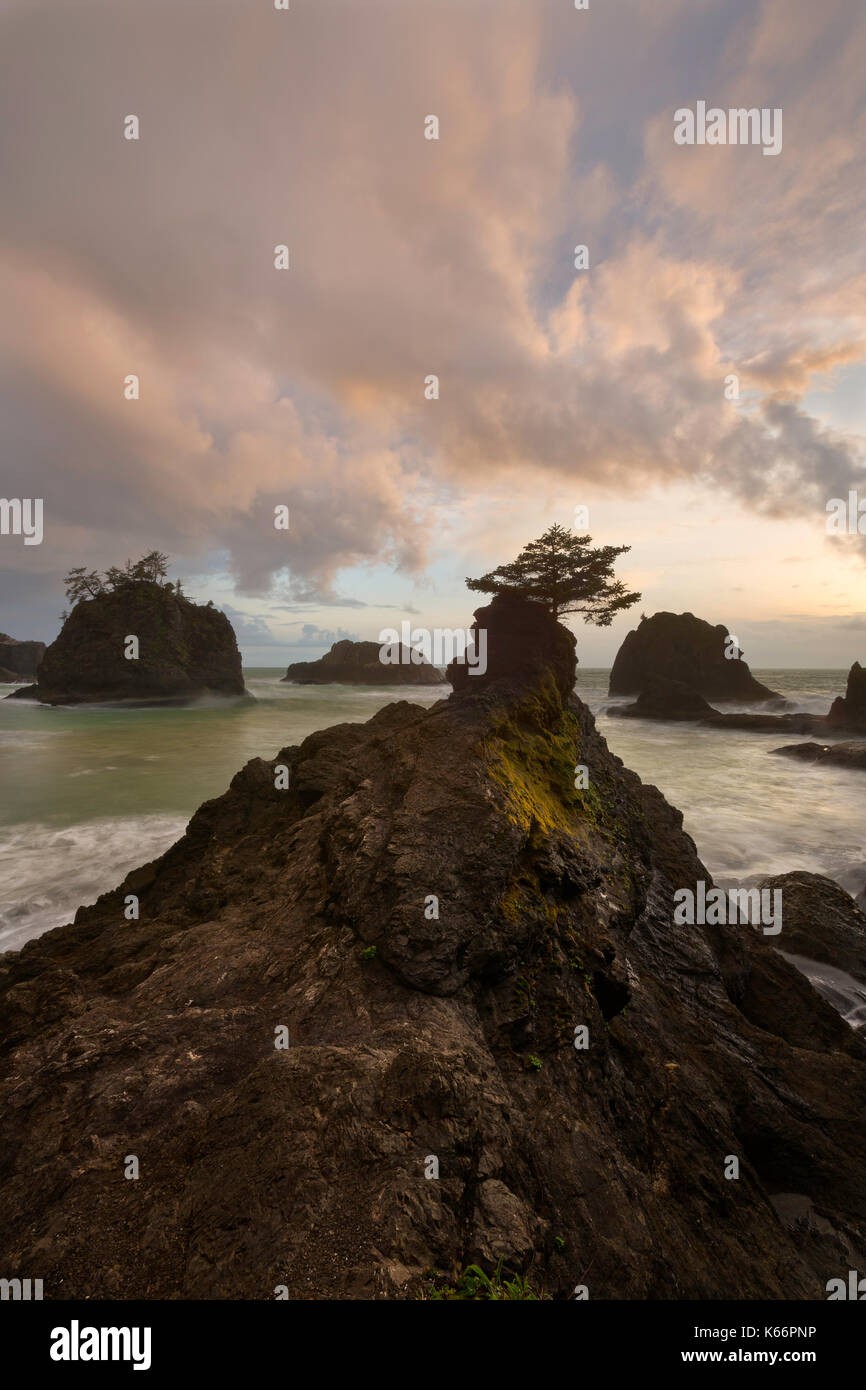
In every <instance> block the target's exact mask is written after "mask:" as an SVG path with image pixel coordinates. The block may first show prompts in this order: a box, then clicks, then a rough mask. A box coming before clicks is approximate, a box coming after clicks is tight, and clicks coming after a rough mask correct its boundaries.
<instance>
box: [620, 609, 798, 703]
mask: <svg viewBox="0 0 866 1390" xmlns="http://www.w3.org/2000/svg"><path fill="white" fill-rule="evenodd" d="M726 648H728V649H730V634H729V633H728V630H727V628H726V627H724V626H723V625H722V624H721V623H719V624H717V625H716V626H715V627H713V626H712V625H711V624H710V623H707V622H705V621H704V620H703V618H696V617H695V615H694V614H693V613H654V614H653V615H652V617H651V618H641V621H640V624H639V626H638V627H637V628H634V629H633V630H632V631H631V632H630V633H629V634H628V636H627V637H626V638H625V640H624V642H623V644H622V646H621V647H620V649H619V651H618V652H617V654H616V659H615V660H614V663H613V667H612V668H611V673H610V685H609V687H608V693H609V694H611V695H639V694H641V692H642V691H644V689H645V688H646V686H647V684H648V682H649V681H651V680H655V679H659V678H661V679H663V680H667V681H676V682H677V684H678V685H680V686H686V687H687V688H688V689H690V690H693V691H695V692H696V693H697V694H698V695H703V696H704V697H705V698H706V699H708V700H741V701H742V702H743V703H749V704H751V703H754V702H756V701H761V700H779V701H781V698H782V697H781V696H780V695H778V694H777V692H776V691H775V690H770V689H769V688H768V687H767V686H766V685H762V684H761V682H760V681H758V680H755V677H754V676H753V675H752V673H751V671H750V670H749V668H748V666H747V664H746V662H745V661H744V660H743V658H742V656H740V657H738V658H737V657H734V658H731V657H726V656H725V650H726Z"/></svg>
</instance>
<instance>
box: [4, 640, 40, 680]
mask: <svg viewBox="0 0 866 1390" xmlns="http://www.w3.org/2000/svg"><path fill="white" fill-rule="evenodd" d="M44 655H45V643H44V642H18V641H16V639H15V638H14V637H9V636H7V634H6V633H5V632H0V681H4V682H6V681H9V682H11V681H32V680H33V677H34V676H35V675H36V668H37V667H38V665H39V663H40V661H41V660H42V658H43V656H44Z"/></svg>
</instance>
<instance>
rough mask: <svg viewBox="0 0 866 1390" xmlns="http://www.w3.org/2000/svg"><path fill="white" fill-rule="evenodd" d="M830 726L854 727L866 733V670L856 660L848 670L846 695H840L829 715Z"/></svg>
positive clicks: (831, 707)
mask: <svg viewBox="0 0 866 1390" xmlns="http://www.w3.org/2000/svg"><path fill="white" fill-rule="evenodd" d="M827 724H828V726H829V727H830V728H837V729H852V730H857V731H858V732H862V733H866V671H864V670H863V667H862V666H861V665H860V662H859V661H855V662H854V665H853V666H852V667H851V670H850V671H849V672H848V684H847V687H846V690H845V694H844V695H838V696H837V697H836V699H835V700H834V701H833V703H832V705H831V706H830V713H829V714H828V715H827Z"/></svg>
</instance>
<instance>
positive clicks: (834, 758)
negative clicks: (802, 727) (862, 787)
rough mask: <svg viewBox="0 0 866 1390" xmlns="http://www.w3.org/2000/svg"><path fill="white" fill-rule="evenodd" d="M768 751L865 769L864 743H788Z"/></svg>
mask: <svg viewBox="0 0 866 1390" xmlns="http://www.w3.org/2000/svg"><path fill="white" fill-rule="evenodd" d="M770 751H771V752H772V753H777V754H779V755H781V756H782V757H784V758H799V759H800V761H801V762H804V763H826V764H827V765H828V767H847V768H850V769H851V770H852V771H854V772H864V771H866V743H789V744H788V745H787V746H786V747H785V748H772V749H771V750H770Z"/></svg>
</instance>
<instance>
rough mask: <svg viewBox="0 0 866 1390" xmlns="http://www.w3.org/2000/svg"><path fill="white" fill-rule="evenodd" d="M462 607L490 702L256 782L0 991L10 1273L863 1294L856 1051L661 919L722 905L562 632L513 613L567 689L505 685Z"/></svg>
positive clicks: (361, 740)
mask: <svg viewBox="0 0 866 1390" xmlns="http://www.w3.org/2000/svg"><path fill="white" fill-rule="evenodd" d="M477 616H478V621H479V622H480V623H482V624H483V625H484V626H485V627H486V628H487V631H488V643H489V652H490V654H491V660H490V669H489V671H488V675H487V676H485V677H475V678H471V679H470V678H467V680H466V682H465V685H464V688H463V689H461V690H460V691H458V692H455V693H454V694H453V695H452V696H451V697H450V698H449V699H447V700H442V701H440V702H438V703H437V704H436V705H435V706H434V707H433V708H432V709H431V710H429V711H425V710H422V709H420V708H418V707H417V706H416V705H412V704H409V703H407V702H398V703H396V704H392V705H389V706H388V707H387V708H385V709H383V710H381V711H380V712H379V713H378V714H377V715H376V716H374V718H373V719H371V720H370V721H369V722H368V723H366V724H363V725H359V724H343V725H338V726H336V727H334V728H331V729H327V730H324V731H322V732H320V733H317V734H314V735H313V736H312V737H310V738H308V739H306V740H305V741H304V742H303V744H301V745H300V746H299V747H296V746H292V747H288V748H285V749H282V750H281V751H280V752H279V754H278V755H277V758H276V759H275V760H274V762H267V761H264V760H261V759H255V760H253V761H252V762H250V763H248V764H247V766H246V767H245V768H244V769H243V770H242V771H241V772H239V773H238V775H237V776H236V777H235V778H234V780H233V782H232V784H231V787H230V788H229V790H228V791H227V792H226V793H225V794H224V795H223V796H221V797H218V798H216V799H215V800H213V801H210V802H207V803H206V804H205V805H204V806H202V807H201V808H200V809H199V811H198V812H197V813H196V815H195V816H194V817H193V819H192V821H191V822H190V825H189V827H188V830H187V833H186V835H185V836H184V837H183V839H182V840H180V841H179V842H178V844H176V845H175V846H174V847H173V848H172V849H171V850H169V852H168V853H167V854H166V855H164V856H163V857H162V858H161V859H159V860H157V861H155V862H154V863H153V864H150V865H146V866H144V867H143V868H142V869H140V870H138V871H136V872H135V873H134V874H132V875H130V876H129V877H128V878H127V880H126V881H125V882H124V884H122V885H121V887H120V888H118V889H117V890H116V891H115V892H113V893H110V894H107V895H105V896H104V897H103V898H101V899H100V900H99V902H98V903H97V904H95V905H94V906H93V907H90V908H86V909H81V910H80V911H79V913H78V914H77V917H76V921H75V924H74V925H70V926H67V927H63V928H60V929H58V930H56V931H53V932H50V933H48V934H47V935H46V936H44V937H42V938H41V939H39V940H38V941H36V942H33V943H32V944H30V945H28V946H27V947H25V948H24V950H23V951H21V952H19V953H17V954H11V955H9V956H7V957H4V958H3V960H2V962H0V1032H2V1036H3V1038H4V1039H5V1043H4V1046H3V1050H2V1054H0V1067H2V1070H0V1102H2V1105H3V1112H4V1117H5V1130H6V1143H5V1145H4V1146H3V1149H2V1155H0V1165H2V1167H0V1244H2V1248H3V1249H4V1251H5V1255H6V1268H7V1272H8V1273H10V1274H11V1273H13V1272H14V1273H15V1274H17V1275H19V1276H21V1277H26V1276H28V1275H32V1276H34V1277H40V1278H42V1279H43V1280H44V1287H45V1297H46V1298H52V1297H72V1296H75V1297H132V1296H144V1297H160V1298H164V1297H181V1298H202V1297H224V1298H265V1299H267V1298H271V1297H272V1296H273V1290H274V1289H275V1287H277V1286H278V1285H281V1284H285V1285H286V1286H287V1287H288V1290H289V1293H290V1295H291V1296H292V1297H296V1298H324V1297H336V1298H357V1297H361V1298H364V1297H411V1296H413V1295H414V1294H415V1292H416V1291H418V1290H419V1289H421V1288H423V1287H424V1271H425V1270H426V1269H427V1268H428V1267H429V1266H435V1267H437V1268H439V1269H441V1270H444V1271H447V1272H452V1273H453V1272H455V1271H456V1270H458V1269H459V1268H460V1267H461V1266H463V1265H465V1264H466V1263H468V1262H470V1261H472V1260H479V1261H481V1262H482V1263H484V1264H487V1265H488V1266H492V1265H493V1264H494V1263H495V1262H496V1261H497V1260H499V1259H500V1258H502V1259H504V1261H505V1262H506V1265H507V1266H508V1267H509V1268H510V1269H512V1270H515V1269H516V1270H520V1271H522V1272H524V1273H526V1274H527V1275H528V1276H529V1277H530V1279H531V1281H532V1283H533V1284H534V1286H535V1287H536V1288H540V1289H543V1290H545V1291H546V1292H547V1293H548V1294H549V1295H552V1296H554V1297H561V1298H566V1297H568V1296H570V1294H571V1292H572V1290H573V1288H574V1286H575V1284H577V1283H578V1282H585V1283H587V1284H588V1286H589V1289H590V1296H591V1297H592V1298H688V1297H695V1298H710V1297H721V1298H748V1297H767V1298H797V1297H806V1298H824V1297H825V1296H826V1295H825V1284H826V1281H827V1280H828V1279H829V1278H831V1277H837V1276H839V1275H843V1276H847V1270H848V1269H849V1268H854V1269H856V1268H863V1267H864V1265H866V1186H864V1183H863V1170H864V1162H866V1138H864V1132H863V1121H862V1116H863V1113H864V1104H866V1067H864V1058H866V1049H864V1044H863V1042H862V1041H861V1040H860V1038H859V1037H858V1035H857V1034H856V1033H855V1032H854V1031H852V1030H851V1029H850V1028H849V1027H848V1026H847V1025H846V1024H845V1023H844V1022H843V1021H842V1019H841V1018H840V1017H839V1015H838V1014H837V1013H836V1012H835V1011H834V1010H833V1009H832V1008H831V1007H830V1006H829V1005H828V1004H827V1003H825V1002H824V1001H823V1000H822V999H821V998H820V997H819V996H818V995H817V994H816V993H815V991H814V990H813V989H812V987H811V986H810V984H809V983H808V981H807V980H806V979H805V978H804V977H803V976H802V975H800V973H799V972H798V971H797V970H795V969H794V968H793V967H792V966H790V965H789V964H788V963H787V962H786V961H785V960H784V959H782V957H781V956H780V955H779V953H778V952H777V951H776V950H775V949H774V948H773V945H772V944H770V940H769V938H762V937H761V936H759V935H757V934H755V932H754V931H753V930H752V929H751V928H749V927H741V926H731V927H700V926H692V927H689V926H677V925H674V922H673V912H672V896H673V893H674V891H675V890H676V889H677V888H681V887H686V886H689V885H692V886H694V884H695V883H696V882H697V881H698V880H701V879H703V880H704V881H705V882H707V883H709V882H710V876H709V874H708V873H707V871H706V869H705V868H704V866H703V865H702V863H701V862H700V860H699V858H698V856H697V853H696V850H695V846H694V844H693V843H692V841H691V840H690V838H689V837H688V835H686V834H685V833H684V831H683V829H682V817H681V815H680V814H679V812H677V811H676V810H674V809H673V808H672V807H671V806H669V805H668V803H667V802H666V801H665V800H664V798H663V797H662V796H661V794H660V793H659V792H658V791H657V790H656V789H655V788H652V787H647V786H644V785H642V784H641V782H640V781H639V779H638V778H637V777H636V776H635V775H634V774H633V773H631V772H629V771H627V770H626V769H625V768H624V767H623V766H622V764H621V762H620V761H619V760H618V759H617V758H615V757H613V756H612V755H611V753H610V752H609V751H608V748H607V746H606V744H605V742H604V740H603V739H602V738H601V737H600V735H599V734H598V733H597V731H596V729H595V725H594V721H593V719H592V716H591V715H590V713H589V711H588V710H587V709H586V707H585V706H584V705H583V704H582V703H581V702H580V701H579V700H578V699H576V698H575V697H574V696H573V695H572V694H571V693H570V688H571V684H572V683H573V678H574V668H573V665H572V666H571V668H570V671H569V670H566V669H565V667H566V665H567V663H566V662H565V654H566V653H567V652H568V651H569V650H571V652H572V654H573V639H571V638H570V636H569V634H567V633H565V632H564V630H563V629H561V628H558V627H557V625H555V624H553V620H552V619H548V618H547V617H546V615H545V614H544V613H543V612H535V613H534V614H533V615H532V617H533V620H534V621H533V622H532V623H529V621H528V616H529V615H528V614H527V613H526V612H524V615H523V617H524V623H523V626H524V629H527V628H530V629H532V628H534V630H535V632H536V634H537V639H536V640H537V643H538V651H539V652H541V651H544V652H548V653H551V654H552V655H553V663H552V664H551V663H549V662H548V661H547V660H546V659H539V660H531V659H528V660H526V661H524V662H523V663H522V669H521V671H520V673H519V674H518V675H509V674H508V672H507V671H506V670H504V669H503V668H502V665H501V662H500V661H499V660H498V655H497V654H498V653H499V652H501V651H502V650H503V648H504V647H507V646H508V645H509V641H510V638H509V623H513V622H514V620H515V609H514V607H513V605H503V604H500V602H499V601H498V600H494V602H493V603H492V604H491V605H490V606H489V608H487V609H486V610H483V611H482V612H480V613H479V614H478V615H477ZM555 672H557V673H558V674H555ZM283 763H286V764H288V766H289V767H290V769H291V777H290V785H289V788H288V790H285V791H280V790H277V788H276V786H275V776H274V772H275V764H283ZM578 765H584V766H586V767H587V768H588V769H589V775H590V782H589V788H588V790H586V791H577V790H576V789H575V775H574V774H575V767H576V766H578ZM129 894H136V895H137V896H138V897H139V898H140V904H141V917H140V920H138V921H126V920H124V902H125V899H126V897H127V895H129ZM434 899H435V904H434ZM434 906H435V909H436V911H438V917H437V916H436V915H435V914H434ZM783 940H784V933H783V935H782V944H783ZM373 948H375V951H374V950H373ZM580 1025H585V1026H586V1027H587V1028H588V1030H589V1039H590V1046H589V1048H588V1050H585V1051H578V1050H577V1049H576V1048H575V1047H574V1045H573V1044H574V1037H575V1028H576V1027H578V1026H580ZM280 1026H285V1027H286V1028H288V1031H289V1037H290V1046H289V1047H288V1049H286V1050H282V1051H280V1050H277V1049H275V1047H274V1036H275V1029H276V1028H278V1027H280ZM128 1154H135V1155H137V1156H138V1158H139V1161H140V1164H141V1176H140V1178H139V1179H138V1180H137V1181H125V1180H124V1177H123V1167H124V1162H125V1157H126V1155H128ZM731 1154H734V1155H737V1156H738V1157H739V1159H740V1164H741V1171H740V1177H739V1179H738V1180H736V1181H726V1180H725V1178H724V1176H723V1174H724V1168H725V1163H726V1159H727V1156H728V1155H731ZM431 1155H434V1156H436V1157H437V1158H438V1161H439V1177H438V1179H433V1180H428V1179H426V1178H425V1176H424V1174H425V1167H426V1165H427V1160H428V1157H429V1156H431ZM792 1194H793V1198H795V1199H796V1200H793V1199H792ZM792 1213H795V1214H794V1215H792Z"/></svg>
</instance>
